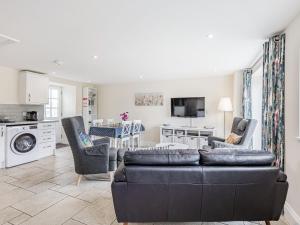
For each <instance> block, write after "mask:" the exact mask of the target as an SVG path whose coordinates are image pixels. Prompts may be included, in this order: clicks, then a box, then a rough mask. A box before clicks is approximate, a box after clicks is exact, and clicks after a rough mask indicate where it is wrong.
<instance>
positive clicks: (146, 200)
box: [112, 150, 288, 222]
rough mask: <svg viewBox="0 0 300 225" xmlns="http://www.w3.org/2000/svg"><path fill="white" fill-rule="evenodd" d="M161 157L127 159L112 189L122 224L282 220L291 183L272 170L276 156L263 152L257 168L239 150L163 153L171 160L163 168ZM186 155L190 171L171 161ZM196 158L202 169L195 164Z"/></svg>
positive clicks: (138, 155) (149, 154) (138, 154)
mask: <svg viewBox="0 0 300 225" xmlns="http://www.w3.org/2000/svg"><path fill="white" fill-rule="evenodd" d="M160 151H161V150H160ZM174 151H175V152H174ZM156 153H157V151H155V150H154V151H148V152H147V153H145V151H143V152H127V153H126V154H125V156H124V163H122V164H121V165H120V166H119V168H118V169H117V171H116V173H115V179H114V182H113V183H112V194H113V200H114V206H115V211H116V215H117V220H118V222H196V221H207V222H208V221H214V222H216V221H259V220H278V219H279V217H280V214H281V211H282V208H283V205H284V202H285V198H286V194H287V189H288V183H287V182H286V176H282V175H281V173H280V171H279V169H278V168H276V167H273V166H271V164H272V161H273V160H274V156H273V155H272V154H270V153H267V152H261V151H260V152H257V155H260V157H261V158H259V159H258V160H257V161H256V163H254V162H253V160H252V159H251V158H249V157H250V153H248V154H247V153H246V152H239V151H238V150H231V151H230V152H229V151H228V150H227V152H203V151H200V153H198V152H197V151H196V150H187V151H183V150H180V151H176V150H169V151H164V152H160V157H163V158H164V159H165V160H164V162H165V163H163V164H161V163H157V161H159V162H161V159H158V157H159V156H157V157H155V154H156ZM225 153H226V154H227V156H226V157H225V158H227V159H228V160H225V158H224V154H225ZM180 154H181V155H183V156H182V157H183V158H184V160H185V161H187V165H183V164H180V165H178V162H179V161H181V160H179V159H177V160H167V159H172V157H174V155H177V156H178V155H180ZM195 154H198V159H199V163H198V164H196V163H191V162H194V160H195ZM145 155H147V156H145ZM220 155H223V157H221V156H220ZM257 155H255V156H253V157H254V158H255V157H258V156H257ZM139 158H140V160H139ZM145 158H147V159H148V160H145ZM150 158H151V160H152V163H153V165H150V164H151V162H150V161H149V159H150ZM246 158H248V159H249V160H246ZM133 161H134V162H135V163H132V162H133ZM145 161H146V163H145ZM166 162H168V163H166Z"/></svg>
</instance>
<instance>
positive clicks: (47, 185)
mask: <svg viewBox="0 0 300 225" xmlns="http://www.w3.org/2000/svg"><path fill="white" fill-rule="evenodd" d="M54 186H56V184H54V183H50V182H47V181H44V182H41V183H39V184H36V185H34V186H32V187H30V188H28V189H27V190H29V191H32V192H34V193H41V192H43V191H46V190H48V189H49V188H51V187H54Z"/></svg>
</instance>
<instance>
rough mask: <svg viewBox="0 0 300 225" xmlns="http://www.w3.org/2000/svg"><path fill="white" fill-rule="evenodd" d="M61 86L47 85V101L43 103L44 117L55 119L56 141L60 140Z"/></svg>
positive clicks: (59, 141)
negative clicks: (45, 103)
mask: <svg viewBox="0 0 300 225" xmlns="http://www.w3.org/2000/svg"><path fill="white" fill-rule="evenodd" d="M61 117H62V88H61V87H60V86H54V85H51V86H50V87H49V102H48V104H47V105H45V119H50V120H57V121H58V122H57V123H56V126H55V129H56V143H61V142H62V125H61Z"/></svg>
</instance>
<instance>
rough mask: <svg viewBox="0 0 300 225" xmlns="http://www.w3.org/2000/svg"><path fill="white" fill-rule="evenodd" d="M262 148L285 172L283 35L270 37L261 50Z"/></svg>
mask: <svg viewBox="0 0 300 225" xmlns="http://www.w3.org/2000/svg"><path fill="white" fill-rule="evenodd" d="M263 49H264V53H263V103H262V105H263V106H262V147H263V149H265V150H266V151H270V152H273V153H274V154H275V156H276V165H277V166H278V167H280V168H281V169H282V170H283V169H284V153H285V142H284V139H285V121H284V95H285V34H281V35H276V36H273V37H271V38H270V39H269V41H267V42H266V43H265V44H264V46H263Z"/></svg>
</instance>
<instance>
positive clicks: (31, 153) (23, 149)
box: [5, 124, 39, 167]
mask: <svg viewBox="0 0 300 225" xmlns="http://www.w3.org/2000/svg"><path fill="white" fill-rule="evenodd" d="M38 135H39V133H38V127H37V124H28V125H7V138H6V160H5V166H6V167H12V166H17V165H20V164H23V163H28V162H31V161H34V160H37V159H39V149H38Z"/></svg>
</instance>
